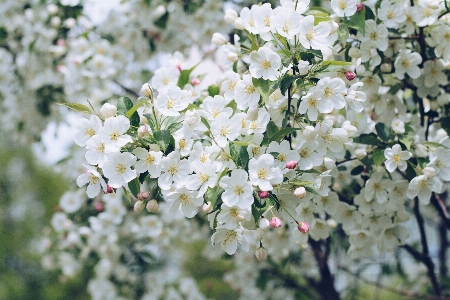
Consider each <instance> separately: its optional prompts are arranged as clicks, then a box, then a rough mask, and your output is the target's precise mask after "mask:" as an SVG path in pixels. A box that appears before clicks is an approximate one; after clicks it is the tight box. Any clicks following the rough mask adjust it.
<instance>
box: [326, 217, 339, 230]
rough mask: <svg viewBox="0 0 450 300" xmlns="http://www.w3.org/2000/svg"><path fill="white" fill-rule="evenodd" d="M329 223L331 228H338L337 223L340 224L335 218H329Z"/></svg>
mask: <svg viewBox="0 0 450 300" xmlns="http://www.w3.org/2000/svg"><path fill="white" fill-rule="evenodd" d="M327 224H328V226H330V227H331V228H336V227H337V225H338V223H337V222H336V220H334V219H328V220H327Z"/></svg>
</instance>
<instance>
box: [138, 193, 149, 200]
mask: <svg viewBox="0 0 450 300" xmlns="http://www.w3.org/2000/svg"><path fill="white" fill-rule="evenodd" d="M149 196H150V194H149V192H140V193H138V194H137V198H138V199H139V200H147V199H148V197H149Z"/></svg>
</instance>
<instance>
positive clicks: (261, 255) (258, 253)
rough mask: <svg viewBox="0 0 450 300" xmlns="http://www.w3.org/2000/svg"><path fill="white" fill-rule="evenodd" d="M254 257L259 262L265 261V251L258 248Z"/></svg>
mask: <svg viewBox="0 0 450 300" xmlns="http://www.w3.org/2000/svg"><path fill="white" fill-rule="evenodd" d="M255 256H256V258H257V259H258V260H259V261H265V260H266V259H267V251H266V249H264V248H263V247H260V248H259V249H258V250H256V252H255Z"/></svg>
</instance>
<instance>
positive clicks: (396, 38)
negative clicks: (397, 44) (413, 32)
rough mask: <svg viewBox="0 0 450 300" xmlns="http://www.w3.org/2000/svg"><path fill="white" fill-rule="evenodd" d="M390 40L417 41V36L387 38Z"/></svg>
mask: <svg viewBox="0 0 450 300" xmlns="http://www.w3.org/2000/svg"><path fill="white" fill-rule="evenodd" d="M388 38H389V39H390V40H418V39H419V37H418V36H405V37H402V36H390V37H388Z"/></svg>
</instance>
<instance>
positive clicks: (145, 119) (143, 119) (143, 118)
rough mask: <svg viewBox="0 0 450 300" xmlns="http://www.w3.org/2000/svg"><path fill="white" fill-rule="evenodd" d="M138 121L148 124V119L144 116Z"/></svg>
mask: <svg viewBox="0 0 450 300" xmlns="http://www.w3.org/2000/svg"><path fill="white" fill-rule="evenodd" d="M139 122H140V123H141V124H148V120H147V118H146V117H141V118H140V120H139Z"/></svg>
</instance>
